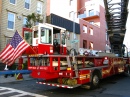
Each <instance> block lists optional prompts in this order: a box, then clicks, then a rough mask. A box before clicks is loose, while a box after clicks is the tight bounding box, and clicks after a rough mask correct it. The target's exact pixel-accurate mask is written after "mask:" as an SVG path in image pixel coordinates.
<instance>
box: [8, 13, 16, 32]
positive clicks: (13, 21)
mask: <svg viewBox="0 0 130 97" xmlns="http://www.w3.org/2000/svg"><path fill="white" fill-rule="evenodd" d="M9 14H13V16H14V17H13V19H14V20H13V21H10V22H13V28H9ZM7 20H8V21H7V29H9V30H14V28H15V14H14V13H12V12H8V15H7Z"/></svg>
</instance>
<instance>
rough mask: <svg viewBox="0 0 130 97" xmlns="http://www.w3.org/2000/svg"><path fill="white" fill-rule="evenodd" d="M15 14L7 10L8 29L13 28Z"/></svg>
mask: <svg viewBox="0 0 130 97" xmlns="http://www.w3.org/2000/svg"><path fill="white" fill-rule="evenodd" d="M14 21H15V14H13V13H10V12H8V29H14Z"/></svg>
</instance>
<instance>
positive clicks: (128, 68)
mask: <svg viewBox="0 0 130 97" xmlns="http://www.w3.org/2000/svg"><path fill="white" fill-rule="evenodd" d="M125 75H126V76H130V66H127V67H126V70H125Z"/></svg>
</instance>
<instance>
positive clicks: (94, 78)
mask: <svg viewBox="0 0 130 97" xmlns="http://www.w3.org/2000/svg"><path fill="white" fill-rule="evenodd" d="M99 81H100V79H99V75H98V74H96V73H93V76H92V80H91V83H90V84H91V85H90V88H91V89H95V88H97V87H98V86H99Z"/></svg>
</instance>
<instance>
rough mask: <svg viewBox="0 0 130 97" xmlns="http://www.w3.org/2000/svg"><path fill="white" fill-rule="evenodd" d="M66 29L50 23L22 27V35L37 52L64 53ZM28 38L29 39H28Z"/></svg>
mask: <svg viewBox="0 0 130 97" xmlns="http://www.w3.org/2000/svg"><path fill="white" fill-rule="evenodd" d="M65 34H66V29H64V28H61V27H58V26H54V25H51V24H47V23H45V24H41V23H39V24H38V25H36V26H33V27H32V28H31V29H28V28H24V29H23V36H24V38H25V40H26V41H27V42H29V44H30V45H31V46H32V48H33V50H34V51H35V52H36V53H37V54H49V55H52V54H62V55H65V54H66V38H65ZM28 38H29V39H28Z"/></svg>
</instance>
